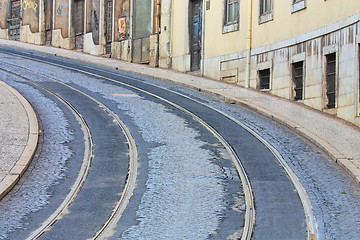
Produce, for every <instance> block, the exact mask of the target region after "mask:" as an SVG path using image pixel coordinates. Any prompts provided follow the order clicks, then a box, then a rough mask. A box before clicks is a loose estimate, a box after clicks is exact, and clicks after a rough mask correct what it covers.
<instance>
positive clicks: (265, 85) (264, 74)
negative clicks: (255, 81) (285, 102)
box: [259, 68, 270, 90]
mask: <svg viewBox="0 0 360 240" xmlns="http://www.w3.org/2000/svg"><path fill="white" fill-rule="evenodd" d="M259 80H260V90H268V89H270V68H267V69H263V70H259Z"/></svg>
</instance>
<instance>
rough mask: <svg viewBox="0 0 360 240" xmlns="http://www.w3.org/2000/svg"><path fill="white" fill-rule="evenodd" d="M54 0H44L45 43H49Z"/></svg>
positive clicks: (50, 40)
mask: <svg viewBox="0 0 360 240" xmlns="http://www.w3.org/2000/svg"><path fill="white" fill-rule="evenodd" d="M53 1H54V0H48V1H45V44H46V45H49V46H50V45H51V42H52V30H53V4H54V2H53Z"/></svg>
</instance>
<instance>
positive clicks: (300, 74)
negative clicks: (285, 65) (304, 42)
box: [293, 61, 304, 101]
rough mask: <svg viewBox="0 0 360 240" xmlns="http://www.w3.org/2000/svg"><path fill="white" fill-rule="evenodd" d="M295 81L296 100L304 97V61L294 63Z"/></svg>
mask: <svg viewBox="0 0 360 240" xmlns="http://www.w3.org/2000/svg"><path fill="white" fill-rule="evenodd" d="M293 81H294V85H295V87H294V91H295V101H298V100H302V99H303V87H304V62H303V61H301V62H297V63H293Z"/></svg>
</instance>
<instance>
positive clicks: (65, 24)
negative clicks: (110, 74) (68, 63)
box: [0, 0, 172, 68]
mask: <svg viewBox="0 0 360 240" xmlns="http://www.w3.org/2000/svg"><path fill="white" fill-rule="evenodd" d="M171 3H172V2H171V0H163V1H161V0H46V1H45V0H0V37H1V38H3V39H11V40H18V41H22V42H27V43H33V44H39V45H43V44H47V45H51V46H54V47H60V48H65V49H77V50H79V51H83V52H85V53H89V54H93V55H99V56H109V57H110V56H111V57H113V58H117V59H121V60H125V61H131V62H136V63H149V64H151V65H153V66H158V65H161V66H162V67H167V68H168V67H170V66H169V64H170V45H169V44H170V41H169V37H170V31H169V30H170V28H169V26H170V21H171V18H170V14H171V10H170V9H171ZM161 26H164V29H165V30H162V29H161Z"/></svg>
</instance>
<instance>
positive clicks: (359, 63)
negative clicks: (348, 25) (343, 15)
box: [355, 34, 360, 118]
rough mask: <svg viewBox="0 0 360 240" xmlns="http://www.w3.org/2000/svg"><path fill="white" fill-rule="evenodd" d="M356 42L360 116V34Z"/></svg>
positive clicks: (358, 112)
mask: <svg viewBox="0 0 360 240" xmlns="http://www.w3.org/2000/svg"><path fill="white" fill-rule="evenodd" d="M355 44H356V46H355V47H356V50H355V51H356V53H357V61H355V62H356V66H357V67H356V68H355V69H356V74H355V76H356V78H357V81H356V89H357V96H356V97H357V98H356V99H357V100H356V101H355V105H356V115H355V116H356V117H358V118H359V117H360V34H359V35H357V36H356V41H355Z"/></svg>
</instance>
